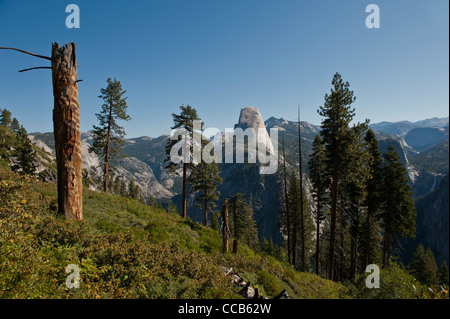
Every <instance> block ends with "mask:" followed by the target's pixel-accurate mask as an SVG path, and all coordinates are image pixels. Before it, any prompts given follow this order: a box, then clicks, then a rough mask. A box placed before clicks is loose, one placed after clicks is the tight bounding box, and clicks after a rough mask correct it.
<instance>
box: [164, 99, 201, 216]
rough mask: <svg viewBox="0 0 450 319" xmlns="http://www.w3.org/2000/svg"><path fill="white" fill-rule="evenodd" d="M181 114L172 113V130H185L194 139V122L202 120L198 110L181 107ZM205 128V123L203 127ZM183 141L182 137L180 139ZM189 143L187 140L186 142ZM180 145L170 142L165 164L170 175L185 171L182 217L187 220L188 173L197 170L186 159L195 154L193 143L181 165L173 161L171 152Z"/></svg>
mask: <svg viewBox="0 0 450 319" xmlns="http://www.w3.org/2000/svg"><path fill="white" fill-rule="evenodd" d="M180 110H181V112H180V114H179V115H177V114H175V113H172V118H173V122H174V125H173V126H172V130H176V129H184V130H186V132H187V134H189V137H190V138H191V139H192V138H193V134H194V121H196V120H199V121H200V118H199V117H198V115H197V110H196V109H195V108H193V107H191V106H190V105H187V106H184V105H181V106H180ZM201 127H203V123H202V125H201ZM179 138H180V140H181V138H182V137H181V136H180V137H179ZM185 142H187V140H185ZM177 143H179V140H178V141H177V140H171V139H169V140H168V143H167V145H166V159H165V160H164V162H166V163H167V165H166V168H167V169H168V171H169V173H171V174H174V173H175V172H176V171H177V170H178V169H179V168H182V169H183V173H182V174H183V181H182V183H183V194H182V201H183V202H182V213H181V214H182V216H183V218H186V198H187V185H186V184H187V183H186V182H187V175H188V171H189V172H191V171H192V170H193V169H194V168H195V164H194V163H193V161H188V160H184V159H188V158H190V157H192V154H193V143H191V144H190V145H189V154H183V160H182V161H181V162H180V163H175V162H173V161H172V159H171V154H170V153H171V150H172V148H173V147H174V146H175V144H177Z"/></svg>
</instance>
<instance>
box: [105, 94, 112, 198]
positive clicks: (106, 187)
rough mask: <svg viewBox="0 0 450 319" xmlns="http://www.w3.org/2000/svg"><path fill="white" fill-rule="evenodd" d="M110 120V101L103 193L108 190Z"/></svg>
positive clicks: (110, 105)
mask: <svg viewBox="0 0 450 319" xmlns="http://www.w3.org/2000/svg"><path fill="white" fill-rule="evenodd" d="M111 121H112V101H111V102H110V104H109V118H108V134H107V136H106V150H105V173H104V175H105V184H104V190H105V193H107V192H108V175H109V148H110V146H109V143H110V141H111Z"/></svg>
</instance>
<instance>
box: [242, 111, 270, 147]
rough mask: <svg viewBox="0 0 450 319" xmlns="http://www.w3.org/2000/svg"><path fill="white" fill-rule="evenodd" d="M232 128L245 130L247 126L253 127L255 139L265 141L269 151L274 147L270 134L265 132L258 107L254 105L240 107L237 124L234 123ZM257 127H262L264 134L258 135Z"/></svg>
mask: <svg viewBox="0 0 450 319" xmlns="http://www.w3.org/2000/svg"><path fill="white" fill-rule="evenodd" d="M234 128H235V129H236V128H241V129H242V130H243V131H245V130H246V129H248V128H253V129H254V130H255V134H256V139H257V141H258V142H262V141H264V139H265V141H266V146H267V149H268V150H270V152H273V151H274V147H273V145H272V141H271V140H270V136H269V134H268V132H267V129H266V125H265V123H264V120H263V118H262V116H261V113H260V112H259V109H258V108H256V107H252V106H248V107H244V108H243V109H241V114H240V115H239V122H238V124H235V125H234ZM259 129H264V132H265V134H264V136H258V131H259Z"/></svg>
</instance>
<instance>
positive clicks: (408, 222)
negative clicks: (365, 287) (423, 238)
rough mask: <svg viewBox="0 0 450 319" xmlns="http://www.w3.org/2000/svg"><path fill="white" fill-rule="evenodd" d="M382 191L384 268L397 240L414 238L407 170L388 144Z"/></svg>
mask: <svg viewBox="0 0 450 319" xmlns="http://www.w3.org/2000/svg"><path fill="white" fill-rule="evenodd" d="M382 167H383V168H382V170H383V189H382V192H381V204H382V212H381V215H380V216H381V219H382V221H383V228H384V229H383V230H384V236H383V265H384V266H388V265H389V260H390V257H391V251H392V247H393V246H394V245H395V244H396V243H397V241H398V240H399V239H402V238H406V237H411V238H415V233H416V224H415V217H416V210H415V205H414V201H413V199H412V198H411V196H412V188H411V186H409V184H408V177H407V174H406V168H405V167H404V166H403V164H402V162H401V161H400V156H399V155H398V153H397V152H396V151H395V149H394V147H393V146H392V145H390V146H389V147H388V148H387V151H386V152H385V153H384V154H383V166H382Z"/></svg>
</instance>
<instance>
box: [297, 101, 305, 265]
mask: <svg viewBox="0 0 450 319" xmlns="http://www.w3.org/2000/svg"><path fill="white" fill-rule="evenodd" d="M301 142H302V138H301V134H300V106H299V107H298V168H299V171H300V232H301V237H300V240H301V246H300V262H301V265H300V271H305V223H304V211H303V174H302V143H301Z"/></svg>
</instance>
